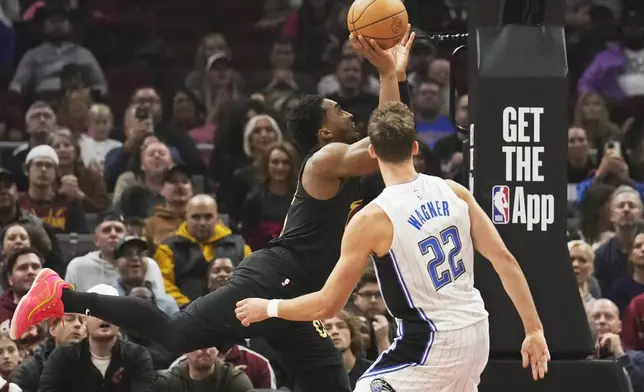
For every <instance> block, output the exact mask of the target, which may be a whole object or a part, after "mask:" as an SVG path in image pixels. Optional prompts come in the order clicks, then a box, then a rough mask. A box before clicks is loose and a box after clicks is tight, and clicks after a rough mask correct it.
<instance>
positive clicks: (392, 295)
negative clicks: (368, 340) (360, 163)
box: [373, 174, 488, 332]
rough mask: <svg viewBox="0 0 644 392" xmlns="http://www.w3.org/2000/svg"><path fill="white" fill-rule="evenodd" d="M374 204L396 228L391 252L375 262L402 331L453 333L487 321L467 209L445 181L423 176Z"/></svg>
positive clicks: (390, 189)
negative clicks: (476, 280) (476, 279)
mask: <svg viewBox="0 0 644 392" xmlns="http://www.w3.org/2000/svg"><path fill="white" fill-rule="evenodd" d="M373 203H375V204H376V205H378V206H379V207H380V208H382V209H383V210H384V211H385V213H386V214H387V215H388V217H389V219H390V220H391V222H392V224H393V229H394V238H393V242H392V245H391V250H390V251H389V254H388V255H386V256H385V257H380V258H378V257H374V265H375V269H376V273H377V274H378V279H379V282H380V288H381V291H382V295H383V298H384V300H385V303H386V305H387V308H388V310H389V312H390V313H391V314H392V316H394V317H395V318H396V321H397V323H398V324H399V325H400V326H401V327H402V328H401V329H402V330H403V331H404V330H409V329H414V330H417V331H418V332H421V331H420V329H424V328H429V330H430V331H432V332H437V331H453V330H457V329H462V328H466V327H469V326H471V325H474V324H476V323H478V322H480V321H482V320H484V319H486V318H487V316H488V313H487V311H486V310H485V306H484V303H483V299H482V298H481V295H480V293H479V291H478V290H477V289H476V288H474V246H473V244H472V237H471V235H470V218H469V211H468V210H469V208H468V205H467V203H466V202H465V201H463V200H461V199H460V198H459V197H458V196H457V195H456V193H454V191H452V189H451V188H450V187H449V185H448V184H447V183H446V182H445V181H444V180H442V179H440V178H438V177H433V176H427V175H424V174H419V175H418V177H417V178H416V179H415V180H414V181H411V182H408V183H404V184H399V185H394V186H389V187H387V188H385V190H384V191H383V192H382V193H381V194H380V196H378V197H377V198H376V199H375V200H374V201H373ZM421 325H422V327H420V326H421ZM409 332H411V331H409Z"/></svg>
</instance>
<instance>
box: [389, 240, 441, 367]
mask: <svg viewBox="0 0 644 392" xmlns="http://www.w3.org/2000/svg"><path fill="white" fill-rule="evenodd" d="M389 255H390V256H391V260H392V262H393V266H394V270H395V271H396V275H397V276H398V281H399V282H400V285H401V286H402V289H403V293H404V294H405V298H406V299H407V303H408V304H409V306H410V307H411V308H413V309H416V311H417V312H418V315H419V316H420V318H421V319H423V320H424V321H425V322H426V323H427V325H428V326H429V329H430V331H432V332H430V334H429V339H428V341H427V342H426V343H425V352H424V353H423V356H422V359H421V361H420V364H423V363H425V362H426V361H427V358H428V357H429V351H430V349H431V348H432V345H433V344H434V333H433V332H436V331H437V330H438V329H437V328H436V324H434V322H433V321H431V320H430V319H429V317H427V315H426V314H425V312H424V311H423V310H422V309H420V308H418V307H416V306H414V301H413V300H412V299H411V295H410V294H409V289H408V288H407V285H406V284H405V280H404V279H403V276H402V273H401V272H400V266H399V265H398V259H397V258H396V255H395V254H394V251H393V249H392V250H390V251H389ZM403 323H404V322H403ZM401 336H402V334H401Z"/></svg>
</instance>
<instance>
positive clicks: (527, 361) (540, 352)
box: [521, 331, 550, 381]
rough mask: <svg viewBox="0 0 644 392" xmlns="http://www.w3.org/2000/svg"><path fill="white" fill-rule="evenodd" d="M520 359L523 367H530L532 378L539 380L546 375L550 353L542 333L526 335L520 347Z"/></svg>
mask: <svg viewBox="0 0 644 392" xmlns="http://www.w3.org/2000/svg"><path fill="white" fill-rule="evenodd" d="M521 357H522V359H523V367H524V368H527V367H528V365H531V367H532V378H533V379H534V380H535V381H536V380H540V379H542V378H543V377H545V375H546V373H548V362H549V361H550V351H548V344H547V343H546V337H545V336H544V335H543V331H536V332H532V333H529V334H527V335H526V337H525V339H524V340H523V344H522V345H521Z"/></svg>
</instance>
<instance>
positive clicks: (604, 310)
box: [587, 299, 644, 392]
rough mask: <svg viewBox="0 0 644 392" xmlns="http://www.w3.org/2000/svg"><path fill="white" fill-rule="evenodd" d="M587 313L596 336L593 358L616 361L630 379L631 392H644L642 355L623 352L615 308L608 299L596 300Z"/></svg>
mask: <svg viewBox="0 0 644 392" xmlns="http://www.w3.org/2000/svg"><path fill="white" fill-rule="evenodd" d="M587 312H588V319H589V320H590V326H591V328H592V330H593V331H594V332H595V334H596V336H597V343H596V346H597V348H598V353H597V354H595V355H594V356H593V358H594V359H606V360H613V361H616V362H617V363H619V364H620V365H622V366H623V367H624V369H625V370H626V373H627V374H628V376H629V378H630V379H631V384H632V386H633V392H641V391H644V370H642V368H643V367H644V353H642V352H641V351H630V350H629V351H626V350H624V346H623V345H622V340H621V339H620V337H619V334H620V333H621V331H622V323H621V321H620V320H619V310H618V309H617V306H615V304H614V303H612V302H611V301H610V300H608V299H598V300H597V301H595V302H594V303H593V304H592V305H591V306H590V307H589V308H588V310H587Z"/></svg>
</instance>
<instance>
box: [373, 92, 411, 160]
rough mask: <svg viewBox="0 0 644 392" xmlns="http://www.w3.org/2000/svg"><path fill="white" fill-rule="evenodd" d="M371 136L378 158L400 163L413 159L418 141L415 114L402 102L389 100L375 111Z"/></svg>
mask: <svg viewBox="0 0 644 392" xmlns="http://www.w3.org/2000/svg"><path fill="white" fill-rule="evenodd" d="M369 138H370V139H371V145H372V146H373V149H374V151H375V152H376V155H377V156H378V159H380V160H382V161H385V162H391V163H398V162H404V161H406V160H408V159H411V154H412V150H413V147H414V142H416V124H415V122H414V114H413V113H412V112H411V110H409V108H408V107H407V105H405V104H404V103H402V102H397V101H394V102H389V103H387V104H385V105H384V106H382V107H379V108H377V109H376V110H374V111H373V115H372V116H371V120H369Z"/></svg>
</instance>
